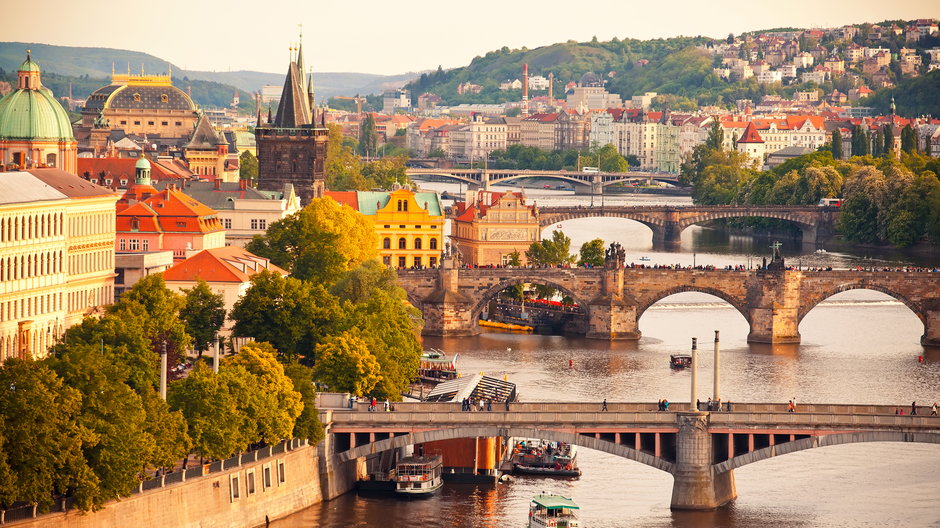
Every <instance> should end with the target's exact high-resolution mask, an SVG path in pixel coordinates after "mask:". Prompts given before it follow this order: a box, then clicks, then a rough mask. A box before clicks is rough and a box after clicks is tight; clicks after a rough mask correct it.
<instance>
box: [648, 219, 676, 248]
mask: <svg viewBox="0 0 940 528" xmlns="http://www.w3.org/2000/svg"><path fill="white" fill-rule="evenodd" d="M647 225H649V224H647ZM649 228H650V229H652V230H653V247H666V248H674V247H678V246H679V243H680V241H681V236H680V235H682V228H681V227H680V226H679V223H678V222H666V224H665V225H662V226H657V225H649Z"/></svg>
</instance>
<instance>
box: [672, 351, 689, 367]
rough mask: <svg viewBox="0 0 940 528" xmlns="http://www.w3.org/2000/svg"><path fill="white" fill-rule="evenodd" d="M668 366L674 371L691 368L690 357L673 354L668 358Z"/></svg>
mask: <svg viewBox="0 0 940 528" xmlns="http://www.w3.org/2000/svg"><path fill="white" fill-rule="evenodd" d="M669 366H670V367H672V368H674V369H684V368H688V367H691V366H692V356H690V355H688V354H673V355H671V356H669Z"/></svg>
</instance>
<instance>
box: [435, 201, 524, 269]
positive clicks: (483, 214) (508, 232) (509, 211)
mask: <svg viewBox="0 0 940 528" xmlns="http://www.w3.org/2000/svg"><path fill="white" fill-rule="evenodd" d="M454 213H455V218H454V219H453V221H452V222H451V235H450V239H451V242H452V243H453V244H455V245H456V247H457V249H458V250H459V251H460V254H461V257H462V259H463V262H464V263H465V264H470V265H474V266H489V265H500V264H503V265H505V264H508V263H509V260H510V255H511V254H512V253H513V252H515V251H518V252H519V258H520V262H521V263H522V264H523V265H524V264H526V257H525V252H526V250H528V249H529V246H530V245H532V243H533V242H537V241H539V240H541V227H539V219H538V210H537V209H536V208H535V206H534V205H530V204H526V199H525V195H523V194H522V193H519V192H512V191H510V192H491V191H479V192H477V191H467V201H465V202H458V203H457V204H455V205H454Z"/></svg>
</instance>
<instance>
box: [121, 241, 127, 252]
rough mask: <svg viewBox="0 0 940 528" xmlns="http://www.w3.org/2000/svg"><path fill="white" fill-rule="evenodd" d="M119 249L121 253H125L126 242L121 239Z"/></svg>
mask: <svg viewBox="0 0 940 528" xmlns="http://www.w3.org/2000/svg"><path fill="white" fill-rule="evenodd" d="M120 248H121V251H127V240H124V239H123V238H122V239H121V242H120Z"/></svg>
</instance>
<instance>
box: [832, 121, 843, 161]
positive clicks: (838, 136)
mask: <svg viewBox="0 0 940 528" xmlns="http://www.w3.org/2000/svg"><path fill="white" fill-rule="evenodd" d="M832 157H833V158H835V159H837V160H840V159H842V131H841V130H840V129H839V128H836V129H835V130H833V131H832Z"/></svg>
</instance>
